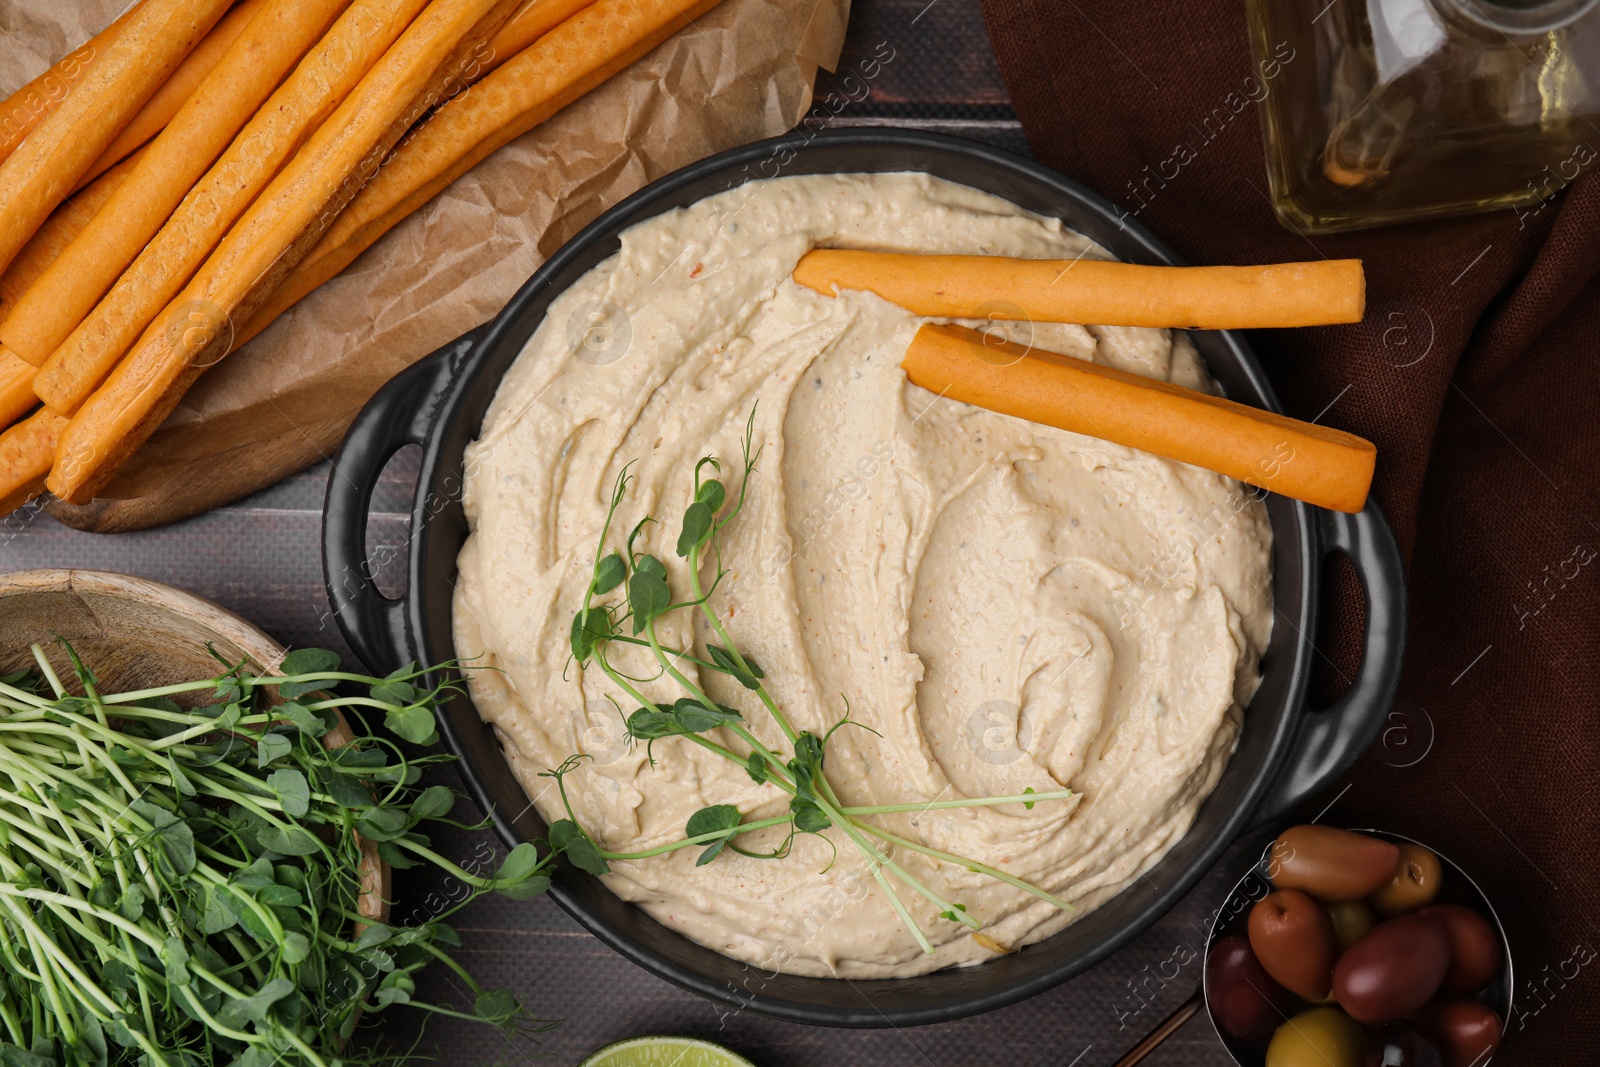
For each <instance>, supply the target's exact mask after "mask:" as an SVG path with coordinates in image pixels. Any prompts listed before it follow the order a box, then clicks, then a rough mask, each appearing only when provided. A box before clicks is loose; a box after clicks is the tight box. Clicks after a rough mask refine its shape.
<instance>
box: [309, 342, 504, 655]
mask: <svg viewBox="0 0 1600 1067" xmlns="http://www.w3.org/2000/svg"><path fill="white" fill-rule="evenodd" d="M483 332H484V327H479V328H478V329H476V330H472V331H470V332H468V333H465V334H462V335H461V336H460V337H458V338H456V339H455V340H454V341H451V342H450V343H449V344H447V345H445V346H444V347H443V348H440V349H439V350H437V351H436V352H433V353H431V354H430V355H428V356H425V357H423V358H422V359H420V360H418V361H417V362H415V363H413V364H412V365H411V366H410V367H407V368H406V369H405V370H403V371H401V372H400V373H399V374H398V375H396V376H395V377H394V378H393V379H391V380H390V381H389V383H388V384H387V385H385V386H384V387H383V388H382V389H380V390H378V392H377V394H376V395H374V396H373V398H372V399H371V400H369V401H368V402H367V406H366V407H364V408H362V409H361V413H360V414H359V415H357V416H356V418H355V421H354V422H352V423H351V424H350V429H349V430H348V431H346V433H345V437H344V443H343V444H341V445H340V446H339V454H338V455H337V456H335V457H334V460H333V472H332V474H330V475H329V477H328V495H327V499H326V502H325V505H324V509H323V510H324V515H323V520H322V574H323V581H324V583H325V584H326V586H327V590H328V603H329V605H330V606H331V607H332V609H333V615H334V619H335V621H336V622H338V624H339V630H340V632H341V633H343V634H344V639H345V641H346V642H347V643H348V644H349V645H350V647H351V649H353V650H354V651H355V654H356V655H357V656H358V657H360V659H361V661H362V662H363V663H365V664H366V665H367V667H368V669H369V670H371V671H373V672H374V673H376V674H387V673H389V672H390V671H393V670H397V669H398V668H400V667H403V666H405V665H406V664H408V663H410V662H411V660H412V659H413V652H412V650H413V649H414V648H415V647H416V645H415V644H414V643H413V641H412V639H411V632H410V624H409V622H408V620H407V617H406V600H405V598H404V597H401V598H399V599H395V598H392V597H387V596H385V595H384V594H383V593H382V591H380V590H379V589H378V586H377V584H376V582H374V580H373V577H374V575H375V573H376V568H375V567H374V565H373V564H372V561H371V560H369V559H368V558H367V517H368V513H369V511H370V510H371V506H372V493H373V490H374V489H376V488H377V485H378V479H379V477H381V476H382V474H383V469H384V467H386V466H387V465H388V463H389V460H391V459H393V458H394V455H395V453H396V452H398V451H400V450H401V449H402V448H404V447H405V446H406V445H422V444H424V443H425V442H426V441H427V439H428V437H429V434H430V433H431V432H432V430H433V424H434V415H435V412H436V411H437V410H438V406H439V402H440V401H441V400H442V399H443V398H444V396H445V394H446V392H448V391H449V389H450V387H451V385H452V384H453V382H454V380H455V370H456V368H457V367H458V366H460V362H461V360H462V359H464V358H465V357H466V356H467V354H468V353H469V352H471V350H472V348H473V346H474V345H475V344H476V343H477V341H478V338H479V337H480V336H481V335H482V334H483ZM413 536H415V529H413Z"/></svg>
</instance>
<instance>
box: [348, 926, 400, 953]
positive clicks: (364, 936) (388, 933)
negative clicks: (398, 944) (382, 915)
mask: <svg viewBox="0 0 1600 1067" xmlns="http://www.w3.org/2000/svg"><path fill="white" fill-rule="evenodd" d="M393 936H394V927H392V926H387V925H385V924H383V923H368V924H367V928H366V929H365V930H363V931H361V936H360V937H358V938H356V948H358V949H365V948H376V947H378V946H379V945H381V944H383V943H384V942H385V941H387V940H389V939H390V938H391V937H393Z"/></svg>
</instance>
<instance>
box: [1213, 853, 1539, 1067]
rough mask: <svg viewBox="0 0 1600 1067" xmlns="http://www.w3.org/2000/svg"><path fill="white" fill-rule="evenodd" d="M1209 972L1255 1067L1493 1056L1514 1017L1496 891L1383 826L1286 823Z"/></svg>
mask: <svg viewBox="0 0 1600 1067" xmlns="http://www.w3.org/2000/svg"><path fill="white" fill-rule="evenodd" d="M1204 982H1205V987H1204V988H1205V1002H1206V1008H1207V1010H1208V1011H1209V1012H1210V1015H1211V1021H1212V1024H1213V1025H1214V1026H1215V1027H1216V1029H1217V1036H1218V1037H1220V1038H1221V1039H1222V1043H1223V1045H1224V1046H1226V1047H1227V1049H1228V1052H1229V1053H1230V1054H1231V1055H1232V1056H1233V1058H1234V1059H1235V1060H1236V1061H1238V1063H1239V1064H1240V1065H1241V1067H1484V1065H1485V1064H1486V1063H1488V1062H1489V1058H1490V1057H1491V1056H1492V1055H1493V1054H1494V1052H1495V1050H1496V1049H1497V1048H1498V1047H1499V1045H1500V1038H1501V1035H1502V1033H1503V1030H1504V1023H1505V1020H1506V1019H1508V1018H1510V1014H1511V991H1512V978H1511V953H1510V947H1509V945H1508V944H1507V942H1506V936H1505V930H1504V929H1503V928H1502V927H1501V926H1500V920H1499V919H1498V918H1497V917H1496V916H1495V913H1494V909H1493V908H1492V907H1491V906H1490V904H1489V901H1488V898H1487V897H1485V896H1484V894H1483V891H1482V890H1480V889H1479V888H1478V886H1477V885H1476V883H1474V882H1473V881H1472V879H1471V878H1469V877H1467V874H1466V872H1464V871H1463V870H1461V868H1460V867H1458V866H1456V865H1455V864H1454V863H1452V862H1450V861H1449V860H1448V859H1445V858H1444V857H1443V856H1440V855H1439V854H1438V853H1437V852H1434V851H1433V850H1432V849H1430V848H1428V847H1426V846H1424V845H1422V844H1420V843H1418V842H1416V841H1412V840H1411V839H1410V838H1406V837H1401V836H1400V835H1398V834H1391V833H1385V832H1383V831H1381V830H1341V829H1337V828H1335V827H1331V826H1319V825H1315V824H1308V825H1303V826H1292V827H1290V828H1289V829H1287V830H1285V831H1284V832H1283V833H1282V834H1280V835H1279V836H1278V838H1277V840H1275V841H1273V842H1272V844H1271V845H1269V846H1268V847H1267V849H1266V851H1265V852H1264V853H1263V854H1262V857H1261V859H1260V861H1259V862H1258V863H1257V864H1256V865H1255V866H1254V867H1252V868H1251V869H1250V871H1249V872H1248V873H1247V874H1246V875H1245V876H1244V877H1243V878H1241V879H1240V880H1239V883H1238V884H1237V885H1235V886H1234V889H1233V892H1232V893H1231V894H1230V895H1229V897H1228V900H1227V902H1226V903H1225V904H1224V905H1223V906H1222V908H1220V909H1219V910H1218V912H1217V915H1216V919H1215V920H1214V921H1213V923H1212V926H1211V935H1210V938H1209V940H1208V941H1207V944H1206V962H1205V977H1204Z"/></svg>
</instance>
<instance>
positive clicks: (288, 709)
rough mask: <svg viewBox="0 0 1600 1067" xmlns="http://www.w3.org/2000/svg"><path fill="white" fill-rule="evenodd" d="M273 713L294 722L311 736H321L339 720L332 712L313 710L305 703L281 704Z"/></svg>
mask: <svg viewBox="0 0 1600 1067" xmlns="http://www.w3.org/2000/svg"><path fill="white" fill-rule="evenodd" d="M272 714H273V715H275V716H277V717H279V718H282V719H287V720H288V721H289V722H292V723H294V725H295V729H297V730H299V731H300V732H301V733H303V734H306V735H307V736H309V737H321V736H323V735H324V734H326V733H327V732H328V731H329V730H331V729H333V727H334V723H335V722H337V720H336V719H335V718H334V717H333V713H332V712H321V711H313V710H311V709H310V708H308V707H306V706H305V705H304V704H295V703H288V704H279V705H278V706H277V707H275V708H273V709H272Z"/></svg>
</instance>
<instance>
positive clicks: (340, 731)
mask: <svg viewBox="0 0 1600 1067" xmlns="http://www.w3.org/2000/svg"><path fill="white" fill-rule="evenodd" d="M57 637H63V638H65V639H66V640H67V641H68V642H70V643H71V645H72V647H73V648H74V649H76V650H77V653H78V656H79V658H81V659H82V660H83V662H84V663H85V664H86V665H87V666H88V667H89V668H90V669H91V670H92V671H94V672H95V676H96V677H97V678H98V679H99V680H100V683H101V686H102V690H103V691H104V692H108V693H111V692H127V691H129V690H133V689H149V688H153V687H155V686H162V685H174V684H177V683H179V682H192V681H196V680H197V679H201V678H210V677H214V676H216V675H217V674H220V673H221V671H222V668H221V665H220V664H218V663H217V661H216V659H215V658H214V657H213V656H212V655H211V654H210V652H208V651H207V650H206V646H207V644H208V643H209V645H210V646H211V647H212V648H215V649H216V650H217V652H218V653H219V654H220V655H222V656H224V657H226V658H227V659H228V661H229V662H230V663H238V662H239V661H240V660H248V661H249V664H250V666H251V668H252V669H254V670H257V671H260V672H263V673H265V672H267V671H271V670H275V669H276V668H277V666H278V664H279V663H281V662H283V657H284V654H285V652H286V651H287V650H286V649H285V648H284V647H283V646H282V645H280V644H278V642H276V641H274V640H273V639H272V638H270V637H268V636H267V635H266V634H264V633H262V632H261V631H260V630H258V629H256V628H255V627H254V626H252V625H250V624H249V623H248V622H245V621H244V620H243V619H241V618H239V616H237V615H234V614H232V613H231V612H228V611H224V610H223V609H222V608H219V607H217V605H215V604H213V603H211V602H210V601H208V600H201V599H200V598H199V597H197V596H191V595H190V594H188V593H185V592H182V591H181V590H178V589H174V588H172V587H171V586H167V585H162V584H160V583H159V582H151V581H147V580H145V579H143V578H134V577H131V576H129V575H126V574H111V573H109V572H106V571H80V570H42V571H23V572H21V573H18V574H7V575H0V674H9V673H11V672H12V671H17V670H21V669H22V668H24V667H30V666H32V665H33V663H34V659H33V654H32V652H31V651H30V650H29V649H30V646H32V645H34V644H38V645H40V646H42V647H43V648H44V650H45V652H46V654H47V655H48V656H49V659H50V663H51V666H53V667H54V668H55V670H56V673H57V674H58V675H59V676H60V677H61V679H62V681H63V683H64V684H65V683H67V682H69V681H70V680H71V679H72V677H73V672H72V665H71V664H70V663H68V662H67V657H66V654H65V652H64V651H63V650H62V648H61V646H60V644H58V643H57V642H56V641H55V638H57ZM202 702H203V701H202ZM354 739H355V734H354V733H353V732H352V731H351V729H350V724H349V723H348V722H346V721H345V719H344V717H343V716H342V715H341V716H340V718H339V724H338V726H336V727H335V728H334V729H333V731H332V732H331V733H329V734H328V736H327V737H326V738H325V739H324V741H325V743H326V744H327V745H328V746H329V747H330V748H336V747H338V746H339V745H342V744H346V743H348V742H350V741H352V740H354ZM361 856H362V864H361V869H362V881H361V898H360V900H359V902H358V907H357V910H358V912H359V913H360V914H361V915H362V916H363V917H364V918H366V919H369V920H371V921H373V922H382V921H384V920H385V919H387V918H388V914H389V865H388V864H387V863H385V862H384V861H383V859H382V858H381V857H380V856H379V855H378V848H377V846H376V845H375V844H373V843H372V842H370V841H366V840H363V841H362V842H361Z"/></svg>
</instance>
